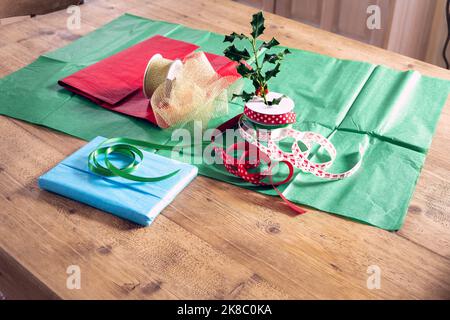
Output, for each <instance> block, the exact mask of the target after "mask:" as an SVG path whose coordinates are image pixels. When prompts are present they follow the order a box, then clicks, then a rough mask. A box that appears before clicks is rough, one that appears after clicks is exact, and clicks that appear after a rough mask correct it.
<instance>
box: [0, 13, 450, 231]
mask: <svg viewBox="0 0 450 320" xmlns="http://www.w3.org/2000/svg"><path fill="white" fill-rule="evenodd" d="M156 34H160V35H164V36H166V37H170V38H174V39H178V40H183V41H186V42H191V43H194V44H197V45H199V46H200V48H201V50H203V51H207V52H212V53H216V54H221V53H222V51H223V49H224V48H225V47H226V44H224V43H223V42H222V41H223V36H222V35H219V34H215V33H211V32H206V31H201V30H194V29H190V28H187V27H184V26H181V25H177V24H171V23H167V22H161V21H152V20H148V19H145V18H141V17H137V16H132V15H128V14H127V15H123V16H121V17H119V18H117V19H115V20H114V21H112V22H110V23H109V24H107V25H105V26H103V27H102V28H100V29H98V30H96V31H94V32H92V33H90V34H89V35H87V36H85V37H82V38H80V39H79V40H77V41H75V42H73V43H71V44H69V45H68V46H66V47H64V48H61V49H58V50H56V51H53V52H50V53H47V54H45V55H43V56H41V57H39V58H38V59H37V60H36V61H35V62H33V63H32V64H30V65H28V66H27V67H25V68H23V69H21V70H19V71H17V72H15V73H13V74H11V75H9V76H7V77H5V78H3V79H0V114H2V115H6V116H10V117H14V118H17V119H22V120H25V121H28V122H32V123H35V124H39V125H43V126H46V127H49V128H52V129H56V130H59V131H62V132H65V133H67V134H70V135H73V136H76V137H79V138H81V139H85V140H90V139H93V138H94V137H96V136H104V137H119V136H123V137H128V138H134V139H141V140H146V141H149V142H154V143H159V144H165V143H168V142H169V141H170V138H171V133H172V131H171V130H162V129H159V128H157V127H156V126H154V125H152V124H151V123H149V122H147V121H144V120H139V119H134V118H131V117H129V116H125V115H122V114H119V113H115V112H112V111H109V110H106V109H104V108H102V107H100V106H97V105H96V104H94V103H92V102H90V101H88V100H86V99H84V98H82V97H79V96H77V95H74V94H72V93H70V92H69V91H67V90H65V89H63V88H62V87H60V86H59V85H58V84H57V81H58V80H59V79H62V78H64V77H66V76H68V75H70V74H72V73H74V72H76V71H78V70H80V69H82V68H84V67H86V66H88V65H90V64H93V63H95V62H97V61H99V60H101V59H104V58H106V57H108V56H110V55H112V54H114V53H117V52H119V51H121V50H123V49H125V48H127V47H130V46H132V45H134V44H136V43H138V42H140V41H143V40H145V39H147V38H149V37H151V36H153V35H156ZM291 51H292V54H291V55H288V56H287V57H286V60H285V63H284V64H283V65H282V68H281V72H280V74H279V75H278V76H277V77H276V78H274V79H273V81H272V82H271V84H270V89H271V90H272V91H278V92H282V93H284V94H286V95H287V96H289V97H291V98H292V99H293V100H294V101H295V105H296V107H295V111H296V113H297V117H298V123H297V124H296V125H295V126H294V127H295V128H296V129H298V130H301V131H308V130H311V131H315V132H318V133H321V134H322V135H324V136H326V137H328V138H329V139H330V140H331V142H332V143H333V144H334V146H335V147H336V149H337V152H338V158H337V160H336V162H335V164H334V165H333V167H332V168H331V169H330V171H332V172H341V171H346V170H347V169H349V168H350V167H351V166H352V165H353V164H354V163H356V161H357V158H358V150H359V146H360V145H363V146H364V148H365V150H366V152H365V155H364V159H363V162H362V166H361V168H360V170H359V171H358V172H357V173H356V174H355V175H354V176H352V177H350V178H347V179H344V180H341V181H325V180H322V179H320V178H316V177H315V176H313V175H310V174H305V173H303V172H301V171H300V170H297V171H296V175H295V178H294V179H293V181H292V182H291V183H289V184H287V185H284V186H282V188H281V190H283V193H284V195H285V196H286V197H287V198H288V199H289V200H291V201H293V202H296V203H300V204H304V205H308V206H311V207H314V208H317V209H320V210H323V211H327V212H330V213H334V214H339V215H342V216H345V217H348V218H351V219H355V220H358V221H360V222H363V223H367V224H370V225H373V226H377V227H380V228H383V229H387V230H398V229H400V227H401V226H402V224H403V221H404V218H405V216H406V213H407V209H408V205H409V202H410V200H411V197H412V194H413V191H414V188H415V185H416V181H417V179H418V177H419V173H420V170H421V168H422V166H423V163H424V160H425V156H426V153H427V151H428V148H429V146H430V144H431V139H432V137H433V133H434V131H435V128H436V124H437V122H438V119H439V116H440V113H441V110H442V107H443V106H444V104H445V102H446V99H447V96H448V93H449V88H450V87H449V85H450V83H449V82H448V81H444V80H440V79H435V78H430V77H425V76H421V75H420V74H419V73H417V72H412V71H408V72H398V71H395V70H392V69H389V68H386V67H383V66H377V65H373V64H369V63H364V62H357V61H348V60H339V59H334V58H331V57H327V56H323V55H319V54H315V53H311V52H306V51H301V50H295V49H292V50H291ZM242 110H243V106H242V102H241V101H238V102H231V103H230V113H229V115H228V116H227V117H223V118H220V119H214V120H213V121H211V123H210V124H209V126H210V127H211V128H214V127H216V126H217V125H219V124H220V123H222V122H224V121H226V120H228V119H229V118H231V117H232V116H234V115H236V114H239V113H241V112H242ZM171 143H173V142H171ZM158 152H159V153H160V154H163V155H168V154H167V151H158ZM316 157H319V158H320V154H317V155H316ZM199 169H200V173H201V174H203V175H206V176H210V177H212V178H215V179H219V180H224V181H227V182H230V183H233V184H236V185H240V186H242V187H248V188H251V189H253V190H255V191H257V192H263V193H266V194H272V195H273V194H274V192H273V190H268V189H261V188H257V187H255V186H252V185H248V184H246V183H243V182H242V181H240V180H239V179H238V178H236V177H233V176H230V175H229V174H227V173H226V171H224V169H223V168H222V167H221V166H220V165H199ZM250 201H251V200H250ZM241 214H243V215H244V214H245V212H242V213H241Z"/></svg>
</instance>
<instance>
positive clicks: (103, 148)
mask: <svg viewBox="0 0 450 320" xmlns="http://www.w3.org/2000/svg"><path fill="white" fill-rule="evenodd" d="M137 147H142V148H149V149H164V150H172V149H173V148H174V147H173V146H168V145H161V144H155V143H150V142H145V141H141V140H134V139H128V138H111V139H107V140H105V141H104V142H102V143H101V144H100V145H99V146H98V147H97V149H95V150H94V151H92V152H91V153H90V154H89V157H88V167H89V170H91V171H92V172H93V173H95V174H98V175H101V176H105V177H112V176H119V177H122V178H125V179H128V180H132V181H138V182H155V181H161V180H165V179H168V178H170V177H173V176H174V175H176V174H177V173H178V172H179V171H180V169H178V170H175V171H172V172H170V173H169V174H166V175H162V176H157V177H141V176H137V175H133V174H131V173H132V172H133V171H135V170H136V169H137V168H139V165H140V164H141V163H142V161H143V160H144V154H143V152H142V151H141V150H139V148H137ZM113 153H114V154H121V155H124V156H125V157H126V158H128V159H130V161H129V163H128V164H126V165H125V166H123V167H121V168H119V167H116V166H115V165H114V164H113V163H112V162H111V161H110V159H109V156H110V155H111V154H113ZM100 156H103V157H104V162H105V165H106V167H105V166H103V165H101V164H100V162H99V161H98V157H100Z"/></svg>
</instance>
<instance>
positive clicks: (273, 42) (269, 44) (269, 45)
mask: <svg viewBox="0 0 450 320" xmlns="http://www.w3.org/2000/svg"><path fill="white" fill-rule="evenodd" d="M279 44H280V43H279V42H278V40H277V39H275V38H272V39H270V41H269V42H265V41H264V42H263V44H262V45H261V47H260V48H259V49H260V50H261V49H262V48H267V50H269V49H271V48H273V47H275V46H277V45H279Z"/></svg>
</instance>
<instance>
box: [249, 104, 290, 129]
mask: <svg viewBox="0 0 450 320" xmlns="http://www.w3.org/2000/svg"><path fill="white" fill-rule="evenodd" d="M244 114H245V115H246V116H247V117H248V118H249V119H250V120H252V121H254V122H256V123H261V124H265V125H272V126H273V125H284V124H291V123H295V122H296V121H297V115H296V114H295V112H288V113H283V114H265V113H264V114H263V113H259V112H256V111H253V110H252V109H250V108H248V107H247V106H245V107H244Z"/></svg>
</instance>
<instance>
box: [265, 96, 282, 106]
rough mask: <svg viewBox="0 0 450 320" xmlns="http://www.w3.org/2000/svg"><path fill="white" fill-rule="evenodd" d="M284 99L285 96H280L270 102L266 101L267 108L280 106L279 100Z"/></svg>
mask: <svg viewBox="0 0 450 320" xmlns="http://www.w3.org/2000/svg"><path fill="white" fill-rule="evenodd" d="M284 97H285V95H282V96H281V97H279V98H276V99H272V101H267V104H268V105H269V106H277V105H279V104H280V102H281V100H283V98H284Z"/></svg>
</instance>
